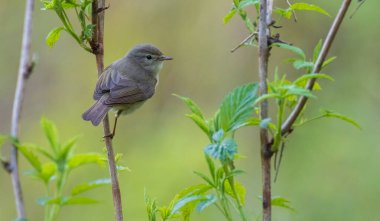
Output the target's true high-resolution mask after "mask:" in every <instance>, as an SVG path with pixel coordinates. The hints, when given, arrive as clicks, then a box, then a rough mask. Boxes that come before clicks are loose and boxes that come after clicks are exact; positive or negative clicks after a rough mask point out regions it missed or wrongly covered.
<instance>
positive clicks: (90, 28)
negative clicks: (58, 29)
mask: <svg viewBox="0 0 380 221" xmlns="http://www.w3.org/2000/svg"><path fill="white" fill-rule="evenodd" d="M95 26H96V25H93V24H89V25H87V26H86V27H85V29H84V30H83V32H82V36H83V37H82V39H83V40H90V39H91V38H92V33H93V31H94V28H95Z"/></svg>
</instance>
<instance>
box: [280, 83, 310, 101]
mask: <svg viewBox="0 0 380 221" xmlns="http://www.w3.org/2000/svg"><path fill="white" fill-rule="evenodd" d="M284 88H285V89H287V92H286V94H285V98H286V97H289V96H292V95H297V96H304V97H311V98H315V96H314V95H313V94H312V93H311V92H310V91H309V90H307V89H305V88H301V87H298V86H296V85H285V86H284Z"/></svg>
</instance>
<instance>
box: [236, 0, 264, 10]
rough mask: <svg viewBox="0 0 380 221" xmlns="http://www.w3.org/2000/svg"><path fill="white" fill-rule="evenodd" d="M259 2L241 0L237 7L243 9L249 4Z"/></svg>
mask: <svg viewBox="0 0 380 221" xmlns="http://www.w3.org/2000/svg"><path fill="white" fill-rule="evenodd" d="M258 4H260V1H259V0H242V1H240V2H239V5H238V8H239V9H243V8H245V7H247V6H249V5H258Z"/></svg>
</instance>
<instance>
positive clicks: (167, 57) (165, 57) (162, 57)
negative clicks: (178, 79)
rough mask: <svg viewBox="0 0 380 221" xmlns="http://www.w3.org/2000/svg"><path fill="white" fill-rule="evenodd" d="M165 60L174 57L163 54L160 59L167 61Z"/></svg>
mask: <svg viewBox="0 0 380 221" xmlns="http://www.w3.org/2000/svg"><path fill="white" fill-rule="evenodd" d="M165 60H173V58H172V57H169V56H165V55H161V56H160V61H165Z"/></svg>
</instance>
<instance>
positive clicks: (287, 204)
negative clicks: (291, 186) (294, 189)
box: [271, 196, 295, 211]
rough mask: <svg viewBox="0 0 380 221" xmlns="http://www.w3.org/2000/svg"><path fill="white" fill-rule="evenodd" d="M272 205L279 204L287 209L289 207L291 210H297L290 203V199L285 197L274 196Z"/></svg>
mask: <svg viewBox="0 0 380 221" xmlns="http://www.w3.org/2000/svg"><path fill="white" fill-rule="evenodd" d="M271 202H272V206H278V207H282V208H285V209H289V210H291V211H295V209H294V208H293V207H292V206H291V205H290V201H289V200H287V199H285V198H284V197H280V196H274V197H272V200H271Z"/></svg>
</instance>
